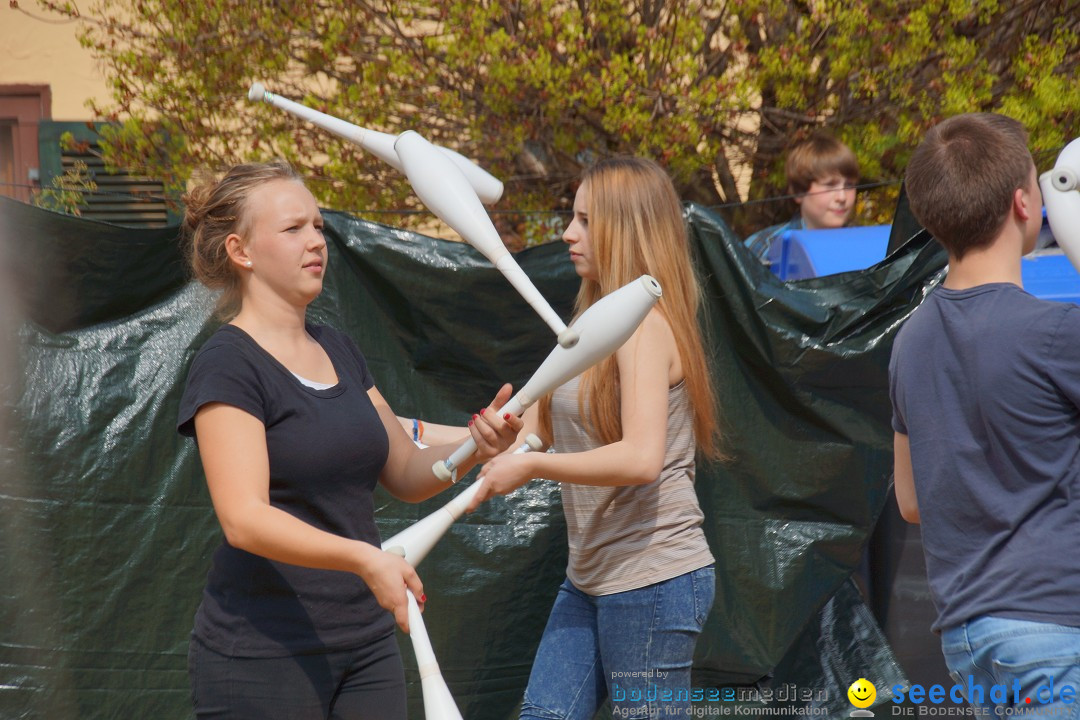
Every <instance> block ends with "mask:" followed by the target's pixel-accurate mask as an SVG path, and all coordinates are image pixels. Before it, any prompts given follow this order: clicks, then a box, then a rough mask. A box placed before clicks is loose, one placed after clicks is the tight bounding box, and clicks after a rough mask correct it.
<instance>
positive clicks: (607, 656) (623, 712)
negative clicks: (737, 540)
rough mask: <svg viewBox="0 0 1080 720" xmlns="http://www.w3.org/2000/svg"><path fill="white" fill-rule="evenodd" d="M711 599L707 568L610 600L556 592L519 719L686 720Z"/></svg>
mask: <svg viewBox="0 0 1080 720" xmlns="http://www.w3.org/2000/svg"><path fill="white" fill-rule="evenodd" d="M715 593H716V572H715V570H714V569H713V567H712V566H711V565H710V566H709V567H704V568H701V569H700V570H695V571H693V572H689V573H686V574H685V575H680V576H678V577H676V578H672V579H671V580H665V581H664V582H660V583H656V584H655V585H648V586H646V587H643V588H640V589H638V590H628V591H626V592H621V593H615V594H613V595H600V596H593V595H586V594H585V593H583V592H581V591H580V590H578V589H577V588H575V587H574V586H573V585H572V584H571V583H570V581H569V580H566V581H565V582H563V584H562V585H561V586H560V587H559V594H558V596H557V597H556V598H555V605H554V607H552V609H551V616H550V617H549V618H548V622H547V627H546V628H545V629H544V635H543V637H542V638H541V640H540V649H539V650H538V651H537V654H536V660H535V661H534V662H533V667H532V672H531V674H530V675H529V685H528V687H527V688H526V689H525V699H524V702H523V703H522V708H521V717H522V718H538V719H541V720H564V719H565V720H569V719H571V718H573V719H575V720H590V718H592V716H593V714H595V713H596V711H597V709H599V707H600V706H601V705H602V704H603V702H604V700H605V699H607V698H608V697H610V698H611V701H612V710H613V713H614V716H615V717H619V718H650V719H653V720H655V718H665V717H672V718H674V717H683V716H686V717H688V716H689V710H690V702H689V700H688V699H687V696H688V695H689V692H690V667H691V665H692V664H693V660H694V646H695V645H696V644H697V638H698V635H700V634H701V628H702V626H703V625H704V624H705V618H707V617H708V615H709V610H710V609H711V608H712V603H713V596H714V595H715Z"/></svg>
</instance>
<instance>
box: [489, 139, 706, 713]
mask: <svg viewBox="0 0 1080 720" xmlns="http://www.w3.org/2000/svg"><path fill="white" fill-rule="evenodd" d="M563 239H564V240H565V241H566V243H567V245H568V246H569V249H570V259H571V260H572V262H573V263H574V268H575V270H576V271H577V274H578V275H579V276H581V289H580V291H579V293H578V298H577V308H576V310H577V312H578V313H580V312H582V311H584V310H585V309H586V308H588V307H589V306H590V305H592V304H593V303H594V302H596V301H597V300H598V299H599V298H601V297H602V296H604V295H605V294H607V293H609V292H611V291H613V290H615V289H617V288H619V287H620V286H622V285H624V284H626V283H627V282H630V281H631V280H633V279H634V278H636V277H638V276H640V275H642V274H646V273H647V274H649V275H652V276H653V277H655V278H656V279H657V280H658V281H659V282H660V284H661V286H662V288H663V293H664V294H663V297H662V298H661V299H660V302H659V304H658V305H657V307H656V308H654V309H653V310H652V311H651V312H650V314H649V315H648V316H647V317H646V318H645V321H644V322H643V323H642V325H641V326H640V328H639V329H638V330H637V331H636V332H635V333H634V335H633V336H632V337H631V338H630V340H629V341H628V342H627V343H626V344H625V345H624V346H623V347H622V348H620V349H619V350H618V352H616V353H615V355H614V356H613V357H612V358H609V359H608V360H606V361H605V362H603V363H601V364H600V365H598V366H596V367H595V368H593V369H592V370H590V371H588V372H586V373H585V374H583V375H582V376H580V377H579V378H576V379H574V380H572V381H570V382H569V383H567V384H566V385H564V386H562V387H561V388H559V389H558V390H556V391H555V392H554V393H553V395H552V396H551V397H550V398H549V399H547V400H546V401H545V402H542V403H540V404H538V405H537V406H534V407H533V408H530V410H529V412H527V413H526V416H525V430H526V431H534V432H539V433H540V435H541V437H543V438H544V439H545V440H546V441H547V442H549V443H553V445H554V448H555V450H556V451H557V452H556V453H554V454H545V453H529V454H525V455H509V454H504V455H500V456H499V457H496V458H494V459H493V460H491V461H490V462H488V464H487V465H486V466H485V467H484V469H483V471H482V475H483V476H484V481H485V483H486V488H485V489H484V490H483V491H481V497H479V498H477V501H476V502H477V503H479V502H481V501H483V500H484V499H486V498H487V497H490V496H491V495H494V494H506V493H509V492H512V491H513V490H515V489H517V488H518V487H521V486H522V485H523V484H525V483H526V482H528V481H529V479H531V478H548V479H551V480H556V481H558V482H560V483H561V484H562V496H563V506H564V509H565V513H566V520H567V531H568V534H569V546H570V558H569V563H568V566H567V578H566V581H565V582H564V583H563V584H562V586H561V587H560V588H559V591H558V596H557V598H556V600H555V605H554V607H553V608H552V611H551V616H550V618H549V620H548V624H547V627H546V629H545V630H544V635H543V638H542V640H541V643H540V649H539V651H538V653H537V656H536V660H535V662H534V664H533V669H532V673H531V675H530V677H529V684H528V688H527V689H526V691H525V698H524V703H523V707H522V715H521V716H522V717H523V718H544V719H546V720H554V719H557V718H579V719H581V720H587V719H588V718H591V717H592V716H593V713H594V712H595V711H596V710H597V708H599V707H600V705H601V704H602V703H603V702H604V700H605V698H609V697H610V698H611V700H612V702H613V704H614V706H615V709H616V712H617V714H618V715H619V716H621V717H627V716H631V717H646V716H647V717H662V716H664V714H665V713H666V714H667V715H668V716H671V715H674V714H675V713H677V712H678V711H679V710H688V709H689V704H688V703H687V702H685V701H684V700H683V699H680V698H685V697H686V696H687V695H688V694H689V691H690V667H691V664H692V659H693V653H694V646H695V644H696V641H697V637H698V635H699V634H700V632H701V629H702V625H703V623H704V621H705V618H706V616H707V615H708V613H709V610H710V608H711V606H712V602H713V595H714V591H715V576H714V570H713V556H712V555H711V554H710V552H709V547H708V545H707V544H706V541H705V537H704V534H703V533H702V531H701V527H700V526H701V522H702V514H701V510H700V508H699V506H698V501H697V496H696V494H695V491H694V484H693V483H694V461H695V450H696V451H698V452H700V453H701V454H702V455H703V456H706V457H712V458H718V457H719V455H720V453H719V449H718V444H717V443H718V438H717V423H716V419H715V414H714V399H713V393H712V388H711V385H710V380H709V375H708V370H707V367H706V361H705V352H704V349H703V347H702V341H701V336H700V333H699V330H698V320H697V309H698V305H699V289H698V285H697V283H696V282H695V278H694V273H693V270H692V267H691V261H690V254H689V248H688V243H687V237H686V229H685V225H684V221H683V217H682V206H681V204H680V202H679V199H678V196H677V195H676V193H675V189H674V187H673V186H672V183H671V180H670V178H669V177H668V176H667V174H666V173H665V172H664V171H663V170H662V169H661V168H660V167H659V166H658V165H656V164H655V163H653V162H651V161H649V160H644V159H639V158H614V159H610V160H605V161H602V162H600V163H598V164H596V165H595V166H594V167H592V168H591V169H589V170H588V171H586V172H585V174H584V175H583V177H582V182H581V186H580V188H579V190H578V192H577V197H576V199H575V201H574V217H573V219H572V221H571V222H570V225H569V227H567V229H566V232H565V233H564V235H563ZM534 411H535V412H534Z"/></svg>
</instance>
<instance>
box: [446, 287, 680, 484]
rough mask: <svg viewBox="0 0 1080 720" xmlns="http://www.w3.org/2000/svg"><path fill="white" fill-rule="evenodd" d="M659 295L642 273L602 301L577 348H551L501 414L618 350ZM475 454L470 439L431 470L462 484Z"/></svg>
mask: <svg viewBox="0 0 1080 720" xmlns="http://www.w3.org/2000/svg"><path fill="white" fill-rule="evenodd" d="M660 295H661V289H660V283H658V282H656V280H655V279H654V278H652V277H650V276H649V275H642V276H641V277H639V278H638V279H637V280H634V281H632V282H629V283H627V284H626V285H623V286H622V287H621V288H619V289H618V290H616V291H615V292H613V293H610V294H608V295H605V296H604V297H602V298H600V299H599V300H598V301H597V302H596V303H595V304H594V305H593V306H592V307H590V308H589V309H588V310H586V311H585V312H583V313H582V314H581V317H579V318H578V319H577V320H576V321H575V322H574V324H573V326H572V329H574V330H577V331H578V332H579V334H580V337H581V340H580V341H579V342H578V343H577V345H575V346H574V347H571V348H563V347H556V348H555V349H554V350H552V351H551V353H550V354H549V355H548V356H547V359H545V360H544V362H543V363H542V364H541V365H540V367H539V368H537V370H536V372H535V373H533V376H532V377H531V378H529V381H528V382H527V383H525V385H524V386H523V387H522V388H521V390H519V391H518V393H517V394H516V395H514V397H512V398H510V401H509V402H507V403H506V405H504V406H503V407H502V408H500V409H499V411H498V412H499V413H513V414H514V415H521V413H523V412H525V410H527V409H528V408H529V406H530V405H532V404H533V403H534V402H536V401H537V400H539V399H540V398H542V397H543V396H544V395H547V394H548V393H550V392H552V391H553V390H555V389H556V388H557V387H559V386H560V385H562V384H564V383H565V382H567V381H568V380H570V379H572V378H575V377H577V376H578V375H580V374H581V373H583V372H585V371H586V370H588V369H589V368H590V367H592V366H593V365H595V364H596V363H598V362H600V361H601V360H603V359H604V358H606V357H607V356H608V355H610V354H612V353H613V352H615V351H616V350H618V349H619V348H620V347H622V345H623V343H625V342H626V341H627V340H629V339H630V336H631V335H633V334H634V331H635V330H637V328H638V325H640V324H641V321H642V320H644V319H645V316H646V315H648V314H649V310H651V309H652V307H653V305H655V304H656V301H657V300H659V299H660ZM474 452H476V443H475V442H474V441H473V439H472V438H471V437H470V438H469V439H468V440H466V441H465V442H464V443H463V444H462V445H461V447H459V448H458V449H457V450H455V451H454V453H453V454H452V455H451V456H450V457H448V458H447V459H446V460H444V461H442V462H437V463H435V464H434V465H432V466H431V471H432V472H434V473H435V476H436V477H437V478H439V479H440V480H442V481H443V482H457V466H458V465H460V464H461V463H462V462H464V461H465V460H466V459H467V458H468V457H469V456H470V455H472V454H473V453H474Z"/></svg>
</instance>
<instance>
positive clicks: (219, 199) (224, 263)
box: [183, 160, 303, 320]
mask: <svg viewBox="0 0 1080 720" xmlns="http://www.w3.org/2000/svg"><path fill="white" fill-rule="evenodd" d="M273 180H291V181H293V182H298V183H300V184H303V179H302V178H301V177H300V175H299V173H297V172H296V170H295V169H293V167H292V166H291V165H289V163H287V162H286V161H284V160H273V161H271V162H266V163H246V164H243V165H234V166H233V167H231V168H230V169H229V170H228V171H227V172H226V173H225V175H224V177H222V178H221V179H220V180H216V181H215V180H213V179H211V180H209V181H207V182H203V183H200V184H197V185H196V186H195V187H193V188H192V189H191V190H190V191H189V192H187V193H186V194H185V195H184V197H183V202H184V224H183V230H184V234H185V236H186V238H187V241H188V247H187V255H188V262H189V263H190V265H191V271H192V274H193V275H194V276H195V279H196V280H198V281H199V282H201V283H202V284H203V285H205V286H206V287H208V288H210V289H211V290H221V291H222V293H221V297H220V298H219V299H218V303H217V315H218V317H219V318H221V319H222V320H229V319H231V318H232V317H233V316H234V315H235V314H236V313H237V311H238V310H239V309H240V279H239V276H238V275H237V272H236V269H235V268H234V267H233V266H232V263H231V262H230V261H229V253H228V251H227V250H226V249H225V238H227V237H228V236H229V235H231V234H233V233H236V234H237V235H240V236H241V237H243V236H244V235H245V234H246V233H247V232H248V230H249V229H250V227H251V219H250V218H249V217H248V213H247V200H248V198H249V197H251V194H252V193H253V192H254V191H255V190H257V189H258V188H259V187H261V186H263V185H265V184H266V183H268V182H271V181H273Z"/></svg>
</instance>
